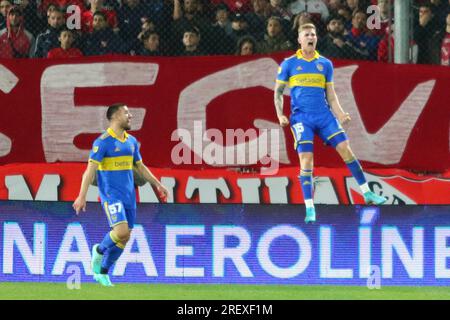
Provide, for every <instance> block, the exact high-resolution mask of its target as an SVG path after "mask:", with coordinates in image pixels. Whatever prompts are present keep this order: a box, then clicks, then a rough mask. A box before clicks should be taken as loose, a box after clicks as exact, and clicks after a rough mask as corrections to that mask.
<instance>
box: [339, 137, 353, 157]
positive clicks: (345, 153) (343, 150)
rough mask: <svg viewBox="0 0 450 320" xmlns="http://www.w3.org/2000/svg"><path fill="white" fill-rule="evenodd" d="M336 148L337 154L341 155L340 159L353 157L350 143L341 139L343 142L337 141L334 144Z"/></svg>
mask: <svg viewBox="0 0 450 320" xmlns="http://www.w3.org/2000/svg"><path fill="white" fill-rule="evenodd" d="M336 150H337V152H338V153H339V155H340V156H341V157H342V159H344V160H346V161H347V160H349V159H351V158H353V152H352V149H350V145H349V143H348V141H343V142H341V143H339V144H338V145H337V146H336Z"/></svg>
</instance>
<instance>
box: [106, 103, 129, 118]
mask: <svg viewBox="0 0 450 320" xmlns="http://www.w3.org/2000/svg"><path fill="white" fill-rule="evenodd" d="M123 106H125V103H115V104H113V105H110V106H109V107H108V110H107V111H106V119H108V120H109V121H111V119H112V116H113V115H114V113H116V112H117V111H118V110H119V109H120V108H122V107H123Z"/></svg>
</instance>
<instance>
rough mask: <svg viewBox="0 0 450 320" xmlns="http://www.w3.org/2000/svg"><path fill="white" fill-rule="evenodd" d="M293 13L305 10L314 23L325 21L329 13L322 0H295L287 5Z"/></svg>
mask: <svg viewBox="0 0 450 320" xmlns="http://www.w3.org/2000/svg"><path fill="white" fill-rule="evenodd" d="M289 10H290V11H291V12H292V14H293V15H296V14H299V13H300V12H307V13H309V14H310V15H311V19H312V20H313V22H314V23H316V24H317V23H319V24H320V22H321V21H322V22H326V20H327V18H328V16H329V15H330V13H329V11H328V7H327V5H326V4H325V2H324V1H323V0H296V1H294V2H292V3H291V4H290V5H289Z"/></svg>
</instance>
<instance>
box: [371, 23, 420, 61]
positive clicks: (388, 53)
mask: <svg viewBox="0 0 450 320" xmlns="http://www.w3.org/2000/svg"><path fill="white" fill-rule="evenodd" d="M385 32H386V33H385V36H384V37H383V39H381V41H380V43H379V44H378V61H380V62H394V49H395V41H394V24H391V27H389V26H388V27H387V28H386V31H385ZM418 52H419V49H418V46H417V44H416V43H415V42H414V40H412V41H411V44H410V56H409V62H410V63H417V58H418Z"/></svg>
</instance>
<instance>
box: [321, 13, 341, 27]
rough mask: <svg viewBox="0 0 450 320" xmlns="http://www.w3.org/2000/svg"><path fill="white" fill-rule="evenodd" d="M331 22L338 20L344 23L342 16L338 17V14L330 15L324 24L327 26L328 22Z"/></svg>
mask: <svg viewBox="0 0 450 320" xmlns="http://www.w3.org/2000/svg"><path fill="white" fill-rule="evenodd" d="M333 20H339V21H341V22H342V23H344V22H345V21H344V17H343V16H340V15H338V14H332V15H330V16H329V17H328V18H327V22H326V24H327V25H329V24H330V22H331V21H333Z"/></svg>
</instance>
